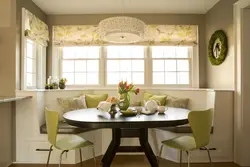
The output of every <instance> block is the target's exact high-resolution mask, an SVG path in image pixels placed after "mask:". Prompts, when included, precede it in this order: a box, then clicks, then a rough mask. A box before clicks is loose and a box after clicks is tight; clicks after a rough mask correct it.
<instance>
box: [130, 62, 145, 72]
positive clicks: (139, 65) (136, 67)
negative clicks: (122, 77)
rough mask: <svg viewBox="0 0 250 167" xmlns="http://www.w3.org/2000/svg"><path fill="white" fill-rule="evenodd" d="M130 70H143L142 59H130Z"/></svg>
mask: <svg viewBox="0 0 250 167" xmlns="http://www.w3.org/2000/svg"><path fill="white" fill-rule="evenodd" d="M132 71H144V60H132Z"/></svg>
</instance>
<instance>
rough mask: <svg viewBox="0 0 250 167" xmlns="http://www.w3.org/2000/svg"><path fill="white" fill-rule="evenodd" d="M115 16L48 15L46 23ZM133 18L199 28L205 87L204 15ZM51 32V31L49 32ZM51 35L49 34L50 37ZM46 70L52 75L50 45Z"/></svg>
mask: <svg viewBox="0 0 250 167" xmlns="http://www.w3.org/2000/svg"><path fill="white" fill-rule="evenodd" d="M111 16H115V15H49V16H48V17H47V23H48V25H49V27H51V26H53V25H81V24H83V25H84V24H85V25H88V24H89V25H97V24H98V23H99V22H100V21H101V20H102V19H104V18H107V17H111ZM128 16H134V17H137V18H139V19H141V20H143V21H144V22H145V23H146V24H180V25H185V24H187V25H188V24H190V25H192V24H193V25H198V26H199V68H200V75H199V77H200V87H205V85H206V78H205V74H206V71H205V70H206V68H205V66H206V63H205V61H206V60H205V59H206V55H205V40H204V39H205V26H204V25H205V15H189V14H186V15H181V14H179V15H178V14H136V15H133V14H131V15H128ZM50 31H51V30H50ZM51 34H52V33H51V32H50V35H51ZM48 52H49V54H48V59H47V60H48V62H47V63H48V68H47V76H49V75H51V74H52V64H51V63H52V44H51V43H50V44H49V48H48Z"/></svg>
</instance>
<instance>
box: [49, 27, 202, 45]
mask: <svg viewBox="0 0 250 167" xmlns="http://www.w3.org/2000/svg"><path fill="white" fill-rule="evenodd" d="M53 44H54V45H56V46H77V45H108V44H112V45H114V43H108V42H105V41H102V40H101V36H100V33H99V29H98V26H95V25H67V26H53ZM133 44H134V45H173V46H176V45H177V46H178V45H185V46H192V45H197V44H198V26H197V25H146V28H145V36H144V38H143V39H142V40H141V41H139V42H136V43H133Z"/></svg>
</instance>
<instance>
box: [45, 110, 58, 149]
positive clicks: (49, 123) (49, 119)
mask: <svg viewBox="0 0 250 167" xmlns="http://www.w3.org/2000/svg"><path fill="white" fill-rule="evenodd" d="M45 117H46V127H47V133H48V141H49V142H50V144H52V145H55V144H56V136H57V128H58V119H59V114H58V112H56V111H50V110H48V109H47V108H45Z"/></svg>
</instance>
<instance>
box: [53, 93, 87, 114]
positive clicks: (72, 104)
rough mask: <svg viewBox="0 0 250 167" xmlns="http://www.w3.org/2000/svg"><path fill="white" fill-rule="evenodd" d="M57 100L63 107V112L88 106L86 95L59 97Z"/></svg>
mask: <svg viewBox="0 0 250 167" xmlns="http://www.w3.org/2000/svg"><path fill="white" fill-rule="evenodd" d="M57 102H58V104H59V106H60V107H61V109H62V113H66V112H68V111H71V110H77V109H83V108H87V105H86V101H85V95H82V96H79V97H70V98H57Z"/></svg>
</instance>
